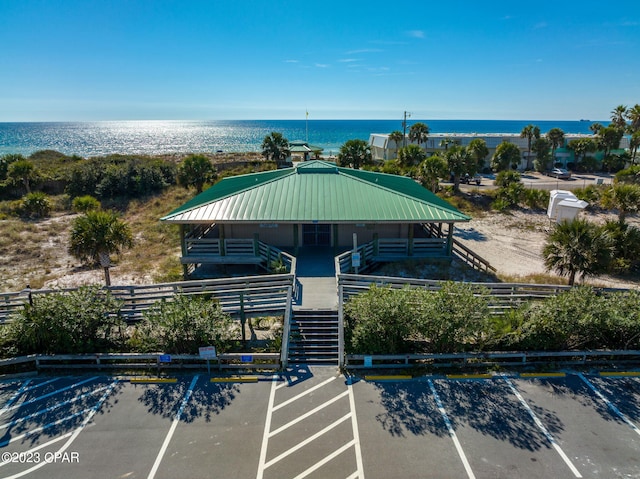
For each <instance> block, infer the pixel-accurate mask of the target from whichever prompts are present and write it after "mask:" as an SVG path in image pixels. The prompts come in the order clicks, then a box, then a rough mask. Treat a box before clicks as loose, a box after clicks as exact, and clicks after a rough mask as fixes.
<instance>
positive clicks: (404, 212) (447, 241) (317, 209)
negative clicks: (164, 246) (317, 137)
mask: <svg viewBox="0 0 640 479" xmlns="http://www.w3.org/2000/svg"><path fill="white" fill-rule="evenodd" d="M469 220H470V218H469V217H468V216H466V215H464V214H463V213H461V212H460V211H458V210H457V209H456V208H454V207H453V206H452V205H450V204H449V203H447V202H446V201H444V200H443V199H441V198H439V197H438V196H436V195H435V194H433V193H432V192H431V191H429V190H427V189H425V188H423V187H422V186H420V185H419V184H418V183H416V182H415V181H414V180H412V179H411V178H407V177H402V176H396V175H388V174H384V173H376V172H370V171H363V170H354V169H350V168H340V167H338V166H336V165H335V164H334V163H330V162H326V161H318V160H314V161H308V162H303V163H299V164H298V165H297V166H295V167H294V168H286V169H281V170H274V171H267V172H261V173H252V174H248V175H240V176H235V177H230V178H225V179H223V180H221V181H220V182H218V183H217V184H215V185H214V186H212V187H211V188H209V189H208V190H206V191H204V192H202V193H201V194H199V195H197V196H196V197H194V198H193V199H191V200H190V201H188V202H186V203H185V204H183V205H182V206H180V207H179V208H177V209H175V210H174V211H172V212H171V213H169V214H167V215H166V216H164V217H163V218H162V221H165V222H167V223H176V224H179V225H181V232H182V234H181V237H182V263H183V264H185V265H187V264H190V265H198V264H207V263H226V264H233V263H252V262H253V263H256V264H258V263H260V259H259V257H260V254H259V249H260V245H268V246H273V247H277V248H280V249H282V250H284V251H289V252H291V253H292V254H294V255H295V254H297V252H298V250H299V248H301V247H302V248H318V247H332V248H333V250H334V252H335V253H336V254H337V253H340V252H344V251H348V250H350V249H352V248H353V243H354V241H355V242H357V244H358V245H362V244H365V243H371V244H372V245H373V247H374V250H375V255H374V256H375V257H376V258H377V260H379V261H384V260H389V259H391V258H397V259H400V258H405V257H414V256H440V257H442V256H448V255H450V254H451V244H452V235H453V227H454V224H455V223H457V222H460V221H463V222H466V221H469ZM443 226H445V229H443ZM185 271H186V269H185Z"/></svg>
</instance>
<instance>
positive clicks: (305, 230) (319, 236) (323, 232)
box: [302, 224, 331, 246]
mask: <svg viewBox="0 0 640 479" xmlns="http://www.w3.org/2000/svg"><path fill="white" fill-rule="evenodd" d="M302 244H303V245H304V246H331V225H320V224H312V225H302Z"/></svg>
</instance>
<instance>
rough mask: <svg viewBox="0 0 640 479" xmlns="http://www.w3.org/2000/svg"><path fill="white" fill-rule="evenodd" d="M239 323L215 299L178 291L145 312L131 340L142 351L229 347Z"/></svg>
mask: <svg viewBox="0 0 640 479" xmlns="http://www.w3.org/2000/svg"><path fill="white" fill-rule="evenodd" d="M237 331H238V325H237V323H235V322H234V321H233V320H232V319H231V317H230V316H229V315H228V314H227V313H225V312H224V311H223V310H222V308H221V307H220V304H219V303H218V302H217V301H215V300H212V299H209V298H204V297H197V296H185V295H182V294H177V295H175V296H174V297H173V298H172V299H171V300H168V301H167V300H162V301H159V302H158V303H156V304H154V305H153V306H152V307H151V308H150V309H148V310H147V311H145V312H144V315H143V320H142V322H141V323H140V324H138V326H137V327H136V330H135V332H134V333H133V335H132V338H131V341H130V344H131V345H135V346H136V347H137V348H140V349H142V350H143V352H165V353H174V354H197V353H198V348H199V347H200V346H215V347H216V349H217V350H218V351H225V350H228V349H230V347H231V345H232V340H233V339H234V338H237V337H238V334H237Z"/></svg>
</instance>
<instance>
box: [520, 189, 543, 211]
mask: <svg viewBox="0 0 640 479" xmlns="http://www.w3.org/2000/svg"><path fill="white" fill-rule="evenodd" d="M549 196H550V195H549V192H548V191H546V190H537V189H528V190H524V191H523V192H522V202H523V203H524V205H525V206H526V207H527V208H531V209H532V210H546V209H547V207H548V206H549Z"/></svg>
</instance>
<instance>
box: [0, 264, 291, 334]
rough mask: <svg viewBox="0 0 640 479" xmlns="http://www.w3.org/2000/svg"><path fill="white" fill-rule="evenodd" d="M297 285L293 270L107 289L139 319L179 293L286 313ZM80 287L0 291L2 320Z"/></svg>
mask: <svg viewBox="0 0 640 479" xmlns="http://www.w3.org/2000/svg"><path fill="white" fill-rule="evenodd" d="M293 286H294V275H293V274H274V275H263V276H243V277H238V278H222V279H208V280H200V281H198V280H196V281H181V282H176V283H160V284H153V285H129V286H109V287H105V288H104V289H106V290H109V291H111V293H112V294H113V296H114V297H115V298H117V299H119V300H120V301H122V302H123V306H122V309H121V313H122V314H123V315H124V317H125V318H126V319H127V320H130V321H135V320H139V319H140V318H141V316H142V312H143V311H144V310H146V309H148V308H149V307H150V306H151V305H153V304H154V303H155V302H157V301H160V300H163V299H170V298H171V297H172V296H173V295H175V294H177V293H182V294H185V295H211V296H212V297H214V298H216V299H217V300H218V301H220V304H221V306H222V309H223V310H224V311H225V312H227V313H229V314H231V315H233V316H237V315H239V314H240V312H241V311H242V312H243V313H244V314H245V315H247V316H256V315H259V314H266V313H268V314H284V312H285V310H286V309H287V307H288V304H287V291H288V288H289V287H293ZM76 289H77V288H66V289H60V290H51V289H37V290H23V291H19V292H14V293H0V323H2V322H5V321H7V320H8V319H9V318H10V316H11V314H12V313H13V312H15V311H16V310H18V309H20V308H23V307H24V305H25V304H27V303H28V302H29V301H30V298H32V299H33V298H37V297H38V296H40V295H43V294H50V293H56V292H70V291H74V290H76Z"/></svg>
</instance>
